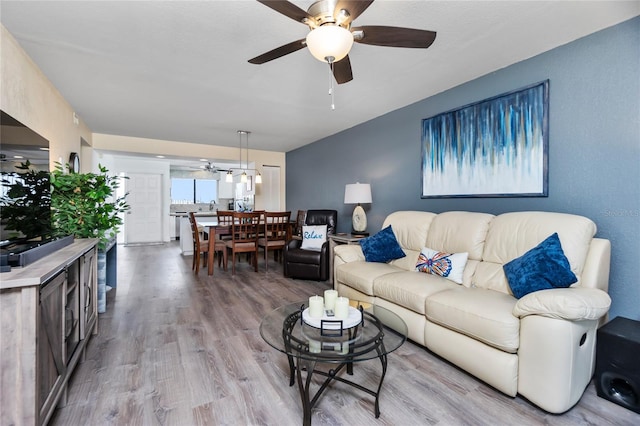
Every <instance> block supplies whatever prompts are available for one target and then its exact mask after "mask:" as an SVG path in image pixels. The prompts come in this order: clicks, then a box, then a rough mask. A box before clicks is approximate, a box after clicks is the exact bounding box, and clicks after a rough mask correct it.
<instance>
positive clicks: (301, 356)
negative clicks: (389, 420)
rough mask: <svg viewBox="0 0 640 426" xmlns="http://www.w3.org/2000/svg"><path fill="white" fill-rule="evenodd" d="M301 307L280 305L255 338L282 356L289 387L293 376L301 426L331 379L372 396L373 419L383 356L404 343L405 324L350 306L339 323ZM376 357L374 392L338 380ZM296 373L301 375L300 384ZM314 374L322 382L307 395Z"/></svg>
mask: <svg viewBox="0 0 640 426" xmlns="http://www.w3.org/2000/svg"><path fill="white" fill-rule="evenodd" d="M305 304H306V301H304V302H298V303H292V304H290V305H286V306H281V307H280V308H278V309H276V310H274V311H272V312H270V313H268V314H267V315H266V316H265V317H264V319H263V320H262V322H261V324H260V335H261V336H262V338H263V339H264V340H265V342H267V343H268V344H269V345H270V346H272V347H273V348H275V349H277V350H279V351H280V352H282V353H284V354H285V355H287V358H288V361H289V370H290V379H289V386H293V385H294V384H295V382H296V377H297V379H298V389H299V391H300V397H301V398H302V408H303V412H304V414H303V421H302V423H303V425H304V426H308V425H311V410H312V409H313V407H314V406H315V404H316V402H317V401H318V398H320V396H321V395H322V393H323V392H324V391H325V389H327V387H328V386H329V384H330V383H331V382H332V381H333V380H336V381H339V382H341V383H346V384H348V385H350V386H353V387H355V388H357V389H359V390H361V391H363V392H365V393H368V394H369V395H372V396H374V397H375V408H374V413H375V416H376V418H378V417H379V416H380V406H379V402H378V398H379V395H380V389H381V388H382V382H383V381H384V376H385V374H386V372H387V355H388V354H389V353H391V352H393V351H394V350H396V349H398V348H399V347H400V346H401V345H402V344H403V343H404V342H405V340H406V339H407V325H406V324H405V322H404V321H403V320H402V318H400V317H399V316H398V315H396V314H395V313H393V312H391V311H389V310H388V309H384V308H381V307H379V306H374V305H371V304H369V303H358V302H353V301H352V303H351V307H350V308H349V309H350V315H349V319H348V320H347V319H345V320H343V322H342V323H340V322H339V320H335V319H334V318H327V317H325V319H324V320H320V319H318V320H315V319H311V318H309V317H308V316H307V313H308V312H307V311H304V310H305V308H306V305H305ZM354 311H355V312H354ZM303 317H304V318H303ZM354 318H355V319H354ZM376 358H377V359H379V360H380V363H381V364H382V372H381V374H380V381H379V383H378V387H377V389H368V388H366V387H364V386H362V385H360V384H358V383H355V382H353V381H351V380H348V379H346V378H344V377H342V376H341V375H339V374H340V373H341V372H342V371H346V373H347V375H353V366H354V364H355V363H357V362H362V361H368V360H372V359H376ZM318 364H328V367H327V368H328V370H327V371H324V370H320V369H319V368H320V367H321V366H319V365H318ZM302 371H306V377H305V378H304V381H303V375H302ZM314 374H317V375H321V376H324V377H325V378H326V379H325V380H324V382H323V383H322V384H321V385H320V387H319V389H318V390H317V392H316V393H315V395H313V396H311V392H310V387H311V378H312V376H313V375H314Z"/></svg>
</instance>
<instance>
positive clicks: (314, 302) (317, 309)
mask: <svg viewBox="0 0 640 426" xmlns="http://www.w3.org/2000/svg"><path fill="white" fill-rule="evenodd" d="M309 316H310V317H311V318H322V317H323V316H324V299H323V298H322V297H321V296H311V297H310V298H309Z"/></svg>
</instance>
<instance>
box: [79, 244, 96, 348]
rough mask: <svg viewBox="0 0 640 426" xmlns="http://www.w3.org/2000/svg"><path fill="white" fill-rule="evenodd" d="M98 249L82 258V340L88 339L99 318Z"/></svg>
mask: <svg viewBox="0 0 640 426" xmlns="http://www.w3.org/2000/svg"><path fill="white" fill-rule="evenodd" d="M96 259H97V257H96V249H95V248H94V249H92V250H90V251H88V252H86V253H85V254H84V255H83V256H82V257H81V258H80V277H81V284H82V285H81V286H80V300H81V301H82V309H81V316H80V339H81V340H84V339H86V338H87V337H88V336H89V334H91V330H92V328H93V326H94V324H95V321H96V319H97V317H98V303H97V294H96V289H97V279H98V277H97V265H96Z"/></svg>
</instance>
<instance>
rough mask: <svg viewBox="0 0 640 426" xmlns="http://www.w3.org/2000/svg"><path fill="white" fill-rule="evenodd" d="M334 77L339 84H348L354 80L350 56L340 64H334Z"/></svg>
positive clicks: (340, 61) (341, 60) (339, 62)
mask: <svg viewBox="0 0 640 426" xmlns="http://www.w3.org/2000/svg"><path fill="white" fill-rule="evenodd" d="M333 77H334V78H335V79H336V81H337V82H338V84H342V83H348V82H350V81H351V80H353V74H352V72H351V61H350V60H349V55H347V56H345V57H344V58H342V59H340V60H339V61H338V62H334V63H333Z"/></svg>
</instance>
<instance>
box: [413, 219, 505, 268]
mask: <svg viewBox="0 0 640 426" xmlns="http://www.w3.org/2000/svg"><path fill="white" fill-rule="evenodd" d="M493 218H494V216H493V215H492V214H488V213H475V212H463V211H453V212H444V213H440V214H439V215H437V216H436V217H435V218H434V219H433V222H432V223H431V226H430V227H429V234H428V235H427V240H426V242H425V244H424V245H425V246H426V247H431V248H433V249H435V250H438V251H442V252H447V253H463V252H466V253H469V259H475V260H480V259H482V251H483V249H484V242H485V239H486V237H487V232H488V230H489V224H490V223H491V221H492V220H493Z"/></svg>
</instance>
